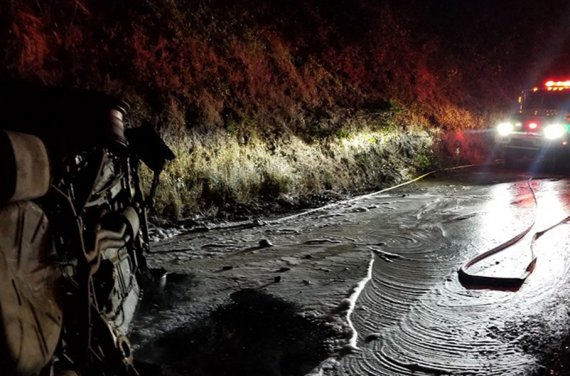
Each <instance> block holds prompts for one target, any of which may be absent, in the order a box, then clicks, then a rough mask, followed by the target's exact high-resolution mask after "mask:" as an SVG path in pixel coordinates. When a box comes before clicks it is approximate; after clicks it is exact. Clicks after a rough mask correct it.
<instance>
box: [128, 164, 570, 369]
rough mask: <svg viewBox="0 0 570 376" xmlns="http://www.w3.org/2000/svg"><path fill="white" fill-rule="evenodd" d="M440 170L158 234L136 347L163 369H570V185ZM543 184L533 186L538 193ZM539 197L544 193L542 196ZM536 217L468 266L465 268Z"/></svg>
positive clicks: (509, 174)
mask: <svg viewBox="0 0 570 376" xmlns="http://www.w3.org/2000/svg"><path fill="white" fill-rule="evenodd" d="M528 178H529V175H526V174H525V173H523V172H516V171H507V170H502V169H498V168H485V169H468V170H461V171H456V172H453V173H445V174H442V173H441V174H436V175H434V176H430V177H429V178H426V179H423V180H421V181H419V182H416V183H413V184H410V185H406V186H403V187H400V188H398V189H395V190H391V191H388V192H384V193H377V194H372V195H367V196H363V197H359V198H356V199H352V200H349V201H345V202H340V203H336V204H333V205H329V206H327V207H324V208H322V209H319V210H312V211H309V212H306V213H303V214H301V215H295V216H290V217H286V218H265V219H259V220H252V221H244V222H241V223H231V224H222V225H219V224H218V225H210V226H206V227H203V226H194V227H190V228H187V229H184V230H183V231H182V232H181V233H180V234H179V235H177V236H175V237H173V238H170V239H166V240H162V241H159V242H157V243H155V244H154V247H153V250H154V253H153V254H152V255H151V257H150V258H149V262H150V264H151V266H153V267H155V268H164V271H165V273H164V275H163V278H162V280H161V281H162V284H161V285H159V286H157V287H156V288H155V289H152V290H148V291H147V292H146V295H145V299H144V301H143V306H142V308H141V310H140V312H139V315H138V319H137V321H136V323H135V326H134V328H133V333H132V336H131V337H132V341H133V343H134V345H135V349H136V352H135V356H136V357H137V358H138V359H140V360H141V361H142V362H143V363H144V364H143V366H149V367H153V366H158V367H160V368H161V371H162V373H163V374H165V375H250V376H252V375H267V376H289V375H291V376H293V375H325V376H333V375H334V376H336V375H379V376H384V375H570V368H569V367H570V361H569V359H567V358H568V356H569V354H570V351H568V346H569V345H570V341H568V337H569V333H570V316H569V313H570V289H569V287H570V281H569V278H570V273H569V270H568V269H569V265H570V242H569V239H570V226H569V225H567V224H565V223H562V224H560V225H558V226H556V227H553V228H551V229H550V230H549V231H548V232H546V233H544V234H543V235H542V236H541V237H540V238H538V239H536V240H534V241H533V238H532V236H533V234H535V233H536V232H537V231H541V230H544V229H547V228H550V227H551V226H552V225H554V224H556V223H558V222H560V221H561V220H563V219H564V218H565V217H566V216H568V215H570V180H568V179H566V178H563V177H557V176H555V175H554V174H548V173H544V172H543V173H537V174H535V176H534V179H533V180H529V179H528ZM533 192H534V194H533ZM535 198H536V201H535ZM530 226H532V229H531V230H530V231H529V232H528V234H527V235H526V236H524V237H522V239H521V240H520V241H519V242H517V243H516V244H514V245H513V246H511V247H509V248H507V249H506V250H504V251H502V252H500V253H498V254H495V255H493V256H492V257H490V258H488V259H485V260H483V261H482V262H480V263H478V264H476V265H473V266H472V267H471V268H470V269H469V272H470V273H474V274H476V275H486V276H496V277H519V276H521V275H524V274H525V270H526V268H527V267H528V265H529V262H530V261H531V260H532V258H533V256H536V263H535V264H534V268H532V273H530V274H529V275H528V278H527V279H526V280H525V281H524V283H523V284H522V285H521V286H504V285H502V284H501V283H500V282H497V283H492V284H488V285H487V284H483V285H472V284H467V285H466V284H464V283H461V282H460V281H459V279H458V273H457V271H458V269H459V267H460V266H461V265H462V264H464V263H465V262H466V261H467V260H469V259H470V258H472V257H474V256H476V255H478V254H481V253H483V252H485V251H488V250H490V249H492V248H494V247H496V246H497V245H499V244H501V243H503V242H506V241H507V240H509V239H511V238H513V237H515V236H516V235H517V234H520V233H521V232H522V231H523V230H525V229H527V228H529V227H530Z"/></svg>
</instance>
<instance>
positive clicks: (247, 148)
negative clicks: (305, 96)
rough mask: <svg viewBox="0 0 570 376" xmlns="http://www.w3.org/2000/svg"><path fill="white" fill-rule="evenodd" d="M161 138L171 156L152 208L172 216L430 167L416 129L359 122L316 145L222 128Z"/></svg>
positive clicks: (362, 183)
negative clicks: (401, 129) (245, 135)
mask: <svg viewBox="0 0 570 376" xmlns="http://www.w3.org/2000/svg"><path fill="white" fill-rule="evenodd" d="M166 140H167V142H168V143H169V144H170V145H171V146H172V147H173V149H174V150H175V152H176V154H177V159H176V161H174V162H173V163H171V164H170V165H169V166H168V168H167V169H166V170H165V172H164V173H163V176H162V184H161V188H160V189H159V191H158V194H157V210H158V212H159V213H160V214H162V215H165V216H168V217H178V218H180V217H185V216H188V215H190V214H196V213H200V214H203V215H210V216H211V215H215V214H216V213H217V211H218V210H219V209H221V208H224V207H227V206H228V205H235V204H250V203H252V202H255V201H257V200H265V201H267V200H269V201H271V200H275V199H277V198H278V197H280V196H281V195H291V196H299V195H304V194H309V193H314V192H322V191H327V190H333V191H340V192H347V191H358V190H362V189H366V188H371V187H378V186H379V185H381V184H382V183H383V182H384V184H388V183H391V182H394V181H398V180H400V179H406V178H409V177H411V176H412V175H413V174H415V173H416V172H417V171H418V170H421V169H425V168H427V167H428V166H429V165H430V163H431V154H430V150H431V149H432V143H433V137H432V136H430V135H429V134H428V133H427V132H426V131H423V130H421V129H419V128H416V129H410V130H409V131H407V132H404V133H401V132H400V133H399V132H396V131H395V130H394V129H385V130H372V129H370V128H366V127H364V128H362V127H361V128H360V129H359V130H354V131H351V132H349V133H347V134H345V135H344V136H343V137H340V138H339V137H335V138H331V139H328V140H326V141H318V142H307V141H304V140H302V139H301V138H299V137H296V136H293V135H289V136H287V137H285V138H283V139H280V140H278V141H271V142H267V141H265V140H263V139H261V138H259V137H258V136H254V137H251V138H250V139H249V140H248V142H247V143H243V140H240V139H239V137H237V136H235V135H232V134H229V133H227V132H218V133H216V134H212V135H211V136H210V137H207V138H205V137H204V136H203V135H199V134H196V133H194V132H190V131H189V132H185V133H184V135H182V136H181V135H180V134H178V133H177V134H176V136H171V137H169V136H167V137H166ZM240 141H241V142H240Z"/></svg>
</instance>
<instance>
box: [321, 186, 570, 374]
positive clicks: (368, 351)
mask: <svg viewBox="0 0 570 376" xmlns="http://www.w3.org/2000/svg"><path fill="white" fill-rule="evenodd" d="M483 178H484V179H485V177H483ZM487 178H488V179H489V181H492V179H495V178H496V176H493V175H487ZM507 180H508V179H507ZM482 183H483V181H482V182H480V184H478V185H451V186H436V185H433V186H431V187H430V188H425V192H426V193H425V194H426V195H429V196H431V197H429V198H428V197H427V196H423V197H422V195H415V194H412V195H410V196H409V197H408V199H409V200H417V205H416V207H415V208H414V209H412V210H410V211H407V212H400V211H397V213H394V214H395V217H397V218H391V217H390V216H386V215H382V216H380V217H378V221H381V222H379V223H378V226H374V225H373V224H372V223H370V224H369V225H368V227H370V229H371V237H373V238H378V239H380V238H383V239H386V240H385V245H384V246H383V247H382V249H383V250H384V251H386V252H389V253H393V254H397V255H402V256H403V257H402V258H398V259H394V260H392V262H386V261H385V260H382V259H377V260H376V263H375V265H374V272H373V278H372V280H371V282H370V283H369V284H368V286H367V288H366V289H365V290H364V292H363V294H362V295H361V296H360V299H359V300H358V302H357V304H358V305H360V306H361V307H364V310H360V311H359V310H358V308H357V310H356V311H355V312H357V314H356V315H355V316H354V317H353V321H354V322H355V326H356V329H357V330H358V332H359V335H360V342H359V347H360V349H361V351H360V352H359V353H357V354H354V355H350V356H348V357H346V358H344V359H343V360H341V362H340V364H338V365H337V366H336V367H334V369H330V370H327V371H326V372H325V374H327V375H434V374H435V375H442V374H450V375H465V374H468V375H530V374H550V373H549V372H548V371H547V370H544V369H541V364H540V360H539V359H537V358H536V357H535V355H536V354H537V352H538V351H537V350H538V349H541V348H542V349H544V347H545V346H546V347H548V345H549V344H551V343H552V342H553V341H556V340H559V339H560V338H558V337H560V336H563V335H564V333H565V332H567V331H568V323H569V320H568V314H567V312H569V311H570V308H569V306H568V299H567V298H568V295H569V293H568V291H567V286H568V277H569V275H568V258H569V251H570V247H569V241H568V240H569V238H568V235H569V234H570V233H569V228H568V226H567V225H563V226H559V227H557V228H556V229H554V230H552V231H550V232H549V233H547V234H546V235H545V236H544V237H543V238H541V239H540V240H539V241H538V242H537V244H536V247H535V251H536V254H537V257H538V262H537V265H536V268H535V271H534V273H533V274H531V276H530V277H529V278H528V280H527V281H526V283H525V284H524V285H523V286H522V287H521V288H520V289H519V290H518V291H505V290H501V289H468V288H465V287H463V286H462V285H461V284H460V283H459V281H458V278H457V273H456V270H457V268H458V266H459V265H460V264H461V263H462V262H464V261H465V260H466V259H467V258H469V257H472V256H474V255H476V254H479V253H481V252H483V251H486V250H488V249H490V248H492V247H494V246H496V245H498V244H499V243H501V242H504V241H506V240H508V239H509V238H511V237H513V236H514V235H515V234H516V233H518V232H520V231H522V230H523V229H524V228H525V227H526V226H528V225H529V223H532V220H533V216H535V219H536V225H535V229H536V230H537V231H538V230H542V229H544V228H547V227H549V226H551V225H553V224H554V223H556V222H558V221H560V220H561V219H563V218H564V217H566V216H567V215H568V213H569V210H568V206H569V200H568V193H569V188H570V186H569V183H568V181H567V180H558V179H537V180H534V181H532V183H531V184H532V186H533V189H534V190H535V191H536V195H537V199H538V207H536V209H535V206H534V200H533V198H532V195H531V192H530V190H529V188H528V186H527V182H526V181H525V179H524V178H523V177H520V178H518V179H515V180H514V181H513V182H508V181H507V182H503V183H499V184H489V185H487V184H482ZM473 214H475V215H473ZM381 223H382V224H387V225H381ZM529 245H530V241H529V237H527V238H525V239H523V240H522V241H521V244H520V245H516V246H514V247H512V248H510V249H508V250H506V251H505V252H501V253H500V254H498V255H496V256H494V257H493V258H491V259H490V260H489V262H485V263H484V264H486V265H484V266H482V267H481V266H477V268H478V272H483V273H485V274H496V275H506V276H509V275H513V276H518V275H520V274H522V272H523V271H524V268H525V267H526V265H527V264H528V262H529V260H530V251H529ZM359 312H360V313H359ZM372 334H373V335H374V338H375V339H376V338H377V340H374V341H371V342H367V341H366V339H367V338H370V336H371V335H372ZM550 350H551V351H555V350H556V349H550ZM554 374H565V373H554Z"/></svg>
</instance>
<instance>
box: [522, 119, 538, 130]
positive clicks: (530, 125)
mask: <svg viewBox="0 0 570 376" xmlns="http://www.w3.org/2000/svg"><path fill="white" fill-rule="evenodd" d="M524 128H525V129H526V131H527V132H536V131H538V129H539V128H540V122H539V121H538V120H530V121H525V123H524Z"/></svg>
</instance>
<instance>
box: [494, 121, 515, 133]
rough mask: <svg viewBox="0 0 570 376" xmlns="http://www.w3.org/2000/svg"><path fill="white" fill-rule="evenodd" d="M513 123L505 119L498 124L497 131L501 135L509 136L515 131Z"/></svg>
mask: <svg viewBox="0 0 570 376" xmlns="http://www.w3.org/2000/svg"><path fill="white" fill-rule="evenodd" d="M513 128H514V127H513V123H510V122H508V121H505V122H503V123H499V124H497V133H498V134H499V136H508V135H510V134H511V133H512V132H513Z"/></svg>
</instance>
